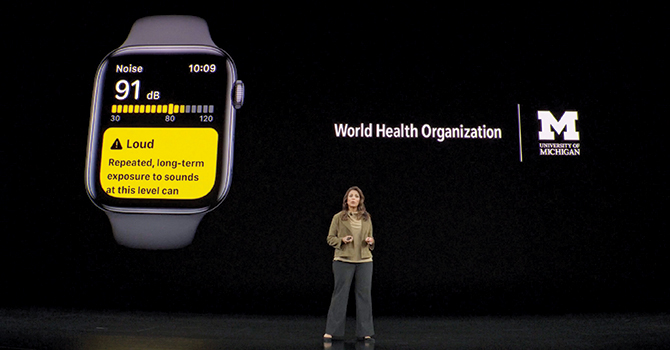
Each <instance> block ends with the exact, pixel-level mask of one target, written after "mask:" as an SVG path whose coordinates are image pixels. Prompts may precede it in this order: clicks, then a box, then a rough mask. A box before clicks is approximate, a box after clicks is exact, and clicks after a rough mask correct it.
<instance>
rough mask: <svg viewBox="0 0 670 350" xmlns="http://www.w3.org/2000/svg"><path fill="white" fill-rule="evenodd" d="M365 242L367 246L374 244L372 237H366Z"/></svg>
mask: <svg viewBox="0 0 670 350" xmlns="http://www.w3.org/2000/svg"><path fill="white" fill-rule="evenodd" d="M365 242H366V243H367V244H368V245H373V244H375V239H374V238H372V237H367V238H365Z"/></svg>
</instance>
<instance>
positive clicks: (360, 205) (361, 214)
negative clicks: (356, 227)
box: [342, 186, 370, 220]
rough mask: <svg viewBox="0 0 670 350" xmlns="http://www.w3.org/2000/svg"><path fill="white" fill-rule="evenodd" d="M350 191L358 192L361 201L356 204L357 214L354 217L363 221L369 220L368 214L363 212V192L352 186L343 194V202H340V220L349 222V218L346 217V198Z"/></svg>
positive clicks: (365, 211)
mask: <svg viewBox="0 0 670 350" xmlns="http://www.w3.org/2000/svg"><path fill="white" fill-rule="evenodd" d="M351 191H356V192H358V196H359V197H360V198H361V200H360V201H359V202H358V208H356V210H357V211H358V214H357V215H356V216H357V217H358V219H363V220H367V219H369V218H370V214H369V213H368V212H367V210H365V196H364V195H363V191H361V189H360V188H358V186H353V187H350V188H349V189H348V190H347V192H346V193H345V194H344V200H342V220H349V216H348V215H347V214H348V213H349V205H348V204H347V197H349V192H351Z"/></svg>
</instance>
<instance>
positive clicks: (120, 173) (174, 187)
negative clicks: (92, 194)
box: [100, 128, 218, 199]
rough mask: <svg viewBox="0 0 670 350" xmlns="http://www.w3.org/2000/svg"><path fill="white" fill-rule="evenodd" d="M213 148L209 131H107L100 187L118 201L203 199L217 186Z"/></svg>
mask: <svg viewBox="0 0 670 350" xmlns="http://www.w3.org/2000/svg"><path fill="white" fill-rule="evenodd" d="M217 146H218V133H217V132H216V130H214V129H212V128H109V129H107V131H105V133H104V135H103V138H102V154H101V163H100V184H101V186H102V188H103V190H104V191H105V192H106V193H107V194H108V195H110V196H112V197H116V198H132V199H198V198H202V197H204V196H205V195H207V194H208V193H209V192H210V191H211V190H212V188H213V187H214V182H215V181H216V174H217V171H216V160H217V149H218V147H217Z"/></svg>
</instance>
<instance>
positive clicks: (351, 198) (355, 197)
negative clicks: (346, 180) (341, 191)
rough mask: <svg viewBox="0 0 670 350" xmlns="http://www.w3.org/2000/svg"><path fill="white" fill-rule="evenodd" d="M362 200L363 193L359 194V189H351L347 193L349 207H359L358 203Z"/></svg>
mask: <svg viewBox="0 0 670 350" xmlns="http://www.w3.org/2000/svg"><path fill="white" fill-rule="evenodd" d="M360 202H361V195H360V194H358V191H356V190H351V191H349V194H348V195H347V205H348V206H349V208H358V204H359V203H360Z"/></svg>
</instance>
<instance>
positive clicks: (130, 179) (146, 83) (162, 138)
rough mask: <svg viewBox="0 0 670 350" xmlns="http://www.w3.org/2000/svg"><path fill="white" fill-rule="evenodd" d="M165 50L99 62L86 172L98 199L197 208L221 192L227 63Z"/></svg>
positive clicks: (225, 163) (228, 129) (229, 117)
mask: <svg viewBox="0 0 670 350" xmlns="http://www.w3.org/2000/svg"><path fill="white" fill-rule="evenodd" d="M166 51H167V50H155V51H151V50H147V51H142V50H139V52H138V50H137V49H133V50H130V51H128V52H126V53H124V52H123V51H120V52H119V53H117V54H112V55H110V56H109V57H108V58H107V59H106V60H105V61H104V62H103V64H102V65H101V66H100V68H99V71H98V77H97V79H96V84H97V85H96V91H95V96H94V108H93V109H94V110H93V114H94V116H93V118H92V124H91V130H92V134H93V135H94V137H92V139H91V140H89V142H90V144H89V158H90V159H89V163H90V164H89V167H90V168H91V169H92V170H93V171H89V173H88V175H87V177H88V181H89V192H90V193H92V197H93V198H94V200H95V201H97V202H99V203H101V204H103V205H107V206H112V207H115V206H118V207H127V206H139V207H156V208H161V207H168V208H169V207H175V208H177V207H179V208H181V207H186V208H201V207H206V206H208V205H212V203H215V202H217V200H218V199H220V197H221V196H222V195H225V193H224V192H225V191H226V187H227V186H228V178H229V177H230V173H229V172H230V169H229V168H230V165H231V164H230V163H231V159H229V158H230V157H231V156H232V149H230V147H231V146H230V141H231V140H230V138H232V129H233V127H234V125H233V124H234V110H233V108H232V107H231V104H230V95H231V89H232V87H231V86H232V81H233V77H231V75H233V74H234V68H231V67H232V62H231V61H230V60H229V59H228V57H227V56H225V54H223V53H222V52H221V53H219V52H218V51H214V50H212V51H211V52H210V51H208V52H202V51H201V50H195V51H193V52H189V51H187V52H178V53H177V52H172V51H167V52H166ZM91 183H93V184H94V185H92V184H91Z"/></svg>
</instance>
